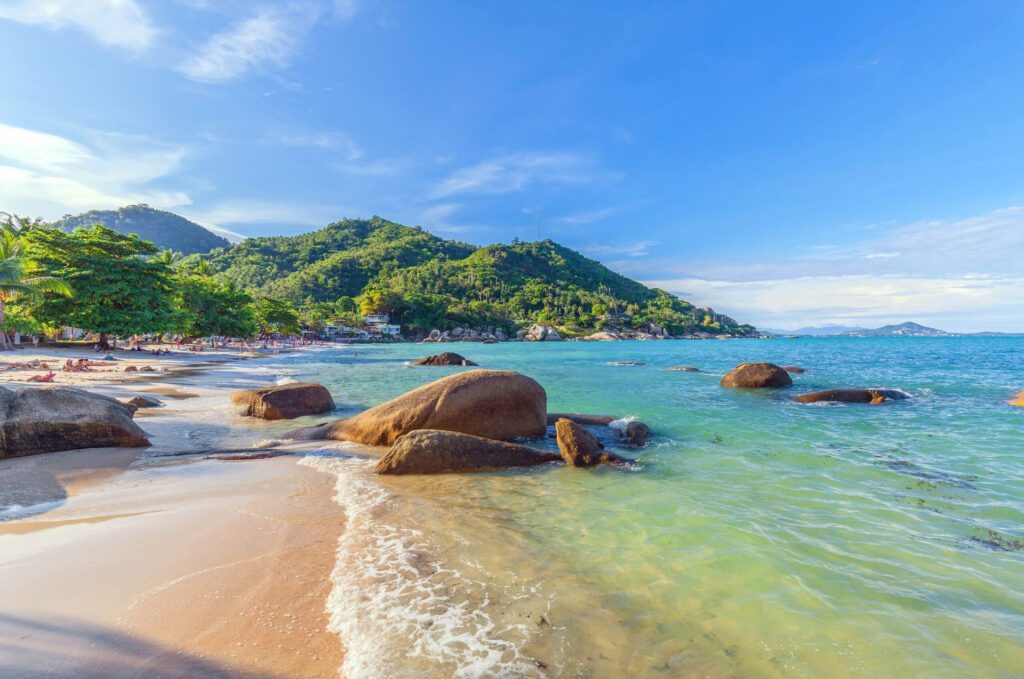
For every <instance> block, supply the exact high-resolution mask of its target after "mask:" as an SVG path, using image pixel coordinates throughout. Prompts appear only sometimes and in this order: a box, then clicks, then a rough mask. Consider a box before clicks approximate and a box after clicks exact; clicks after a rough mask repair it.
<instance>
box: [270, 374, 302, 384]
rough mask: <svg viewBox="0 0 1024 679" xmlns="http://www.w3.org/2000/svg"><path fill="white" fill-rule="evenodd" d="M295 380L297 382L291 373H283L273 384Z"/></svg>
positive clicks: (289, 382)
mask: <svg viewBox="0 0 1024 679" xmlns="http://www.w3.org/2000/svg"><path fill="white" fill-rule="evenodd" d="M296 382H298V380H297V379H295V378H294V377H292V376H291V375H285V376H284V377H279V378H278V379H277V381H276V382H275V384H277V385H278V386H280V385H282V384H295V383H296Z"/></svg>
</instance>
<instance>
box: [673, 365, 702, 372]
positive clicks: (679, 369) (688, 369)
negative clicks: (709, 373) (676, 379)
mask: <svg viewBox="0 0 1024 679" xmlns="http://www.w3.org/2000/svg"><path fill="white" fill-rule="evenodd" d="M665 370H667V371H669V372H676V373H678V372H681V373H699V372H700V368H694V367H693V366H692V365H673V366H669V367H668V368H665Z"/></svg>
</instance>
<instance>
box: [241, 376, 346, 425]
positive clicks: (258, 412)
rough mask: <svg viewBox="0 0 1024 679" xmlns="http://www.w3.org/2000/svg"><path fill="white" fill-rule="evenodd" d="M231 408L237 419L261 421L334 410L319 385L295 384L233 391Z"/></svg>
mask: <svg viewBox="0 0 1024 679" xmlns="http://www.w3.org/2000/svg"><path fill="white" fill-rule="evenodd" d="M231 405H233V406H235V408H236V409H237V410H238V412H239V414H240V415H246V416H248V417H259V418H262V419H264V420H290V419H292V418H295V417H301V416H303V415H316V414H318V413H326V412H329V411H331V410H334V399H333V398H331V393H330V392H329V391H327V389H326V388H324V387H323V386H321V385H319V384H313V383H310V382H295V383H293V384H282V385H278V386H273V387H265V388H263V389H246V390H245V391H236V392H235V393H233V394H231Z"/></svg>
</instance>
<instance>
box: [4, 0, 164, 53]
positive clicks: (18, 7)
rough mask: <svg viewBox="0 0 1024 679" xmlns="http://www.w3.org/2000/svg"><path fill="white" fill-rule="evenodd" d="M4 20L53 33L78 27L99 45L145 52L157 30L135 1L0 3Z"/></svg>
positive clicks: (19, 0) (17, 0) (11, 0)
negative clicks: (45, 29) (38, 27)
mask: <svg viewBox="0 0 1024 679" xmlns="http://www.w3.org/2000/svg"><path fill="white" fill-rule="evenodd" d="M0 18H2V19H10V20H12V21H17V22H20V23H23V24H28V25H32V26H42V27H44V28H48V29H50V30H59V29H61V28H65V27H72V28H77V29H78V30H81V31H84V32H85V33H87V34H89V35H90V36H91V37H92V38H93V39H94V40H96V41H97V42H100V43H103V44H104V45H113V46H115V47H122V48H125V49H129V50H134V51H141V50H144V49H146V48H147V47H149V46H150V45H151V44H152V43H153V41H154V40H155V39H156V37H157V33H158V31H157V29H156V27H155V26H154V25H153V23H152V22H151V21H150V20H149V17H148V16H147V15H146V13H145V12H144V11H143V10H142V8H141V7H140V6H139V4H138V3H137V2H135V0H0Z"/></svg>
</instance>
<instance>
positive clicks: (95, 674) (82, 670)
mask: <svg viewBox="0 0 1024 679" xmlns="http://www.w3.org/2000/svg"><path fill="white" fill-rule="evenodd" d="M276 676H277V675H273V674H264V673H252V672H245V671H238V670H234V669H231V668H229V667H226V666H224V665H221V664H219V663H217V662H213V661H210V660H204V659H202V658H199V657H195V656H191V655H188V654H186V653H184V652H182V651H180V650H178V649H174V648H169V647H165V646H161V645H159V644H155V643H153V642H151V641H147V640H145V639H139V638H137V637H133V636H131V635H128V634H125V633H123V632H119V631H116V630H114V629H111V628H109V627H102V626H99V625H96V624H94V623H91V622H88V621H85V620H74V619H68V618H50V619H47V620H30V619H27V618H22V617H18V616H13V615H4V614H0V677H4V678H5V679H29V678H30V677H31V678H32V679H40V678H42V679H56V678H57V677H61V678H71V677H74V679H111V678H112V677H140V678H141V677H162V678H163V679H186V678H189V679H201V678H206V677H225V678H228V679H273V678H274V677H276Z"/></svg>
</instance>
